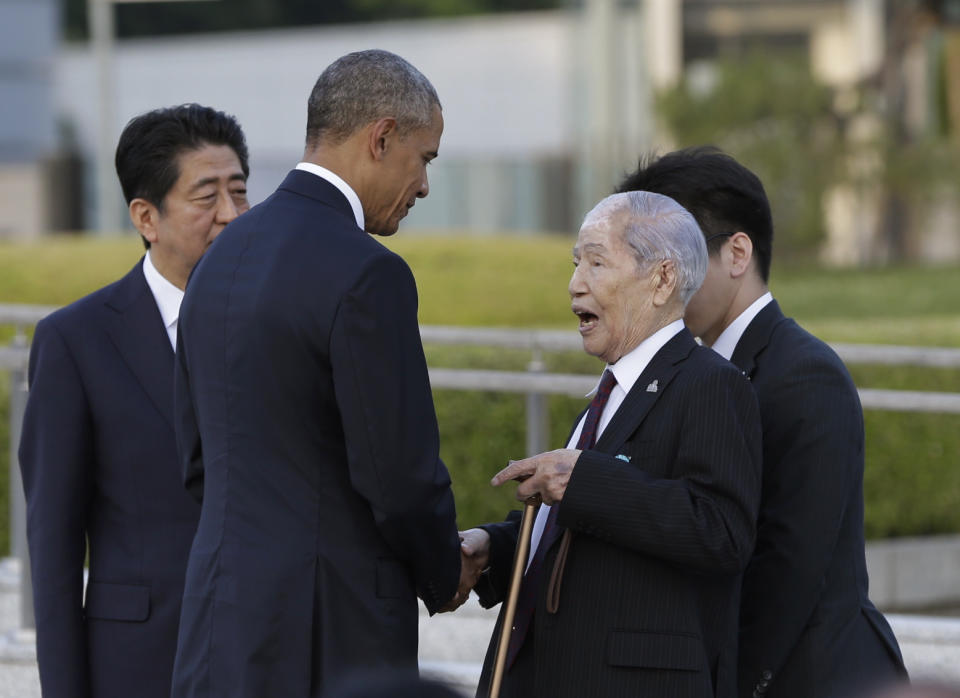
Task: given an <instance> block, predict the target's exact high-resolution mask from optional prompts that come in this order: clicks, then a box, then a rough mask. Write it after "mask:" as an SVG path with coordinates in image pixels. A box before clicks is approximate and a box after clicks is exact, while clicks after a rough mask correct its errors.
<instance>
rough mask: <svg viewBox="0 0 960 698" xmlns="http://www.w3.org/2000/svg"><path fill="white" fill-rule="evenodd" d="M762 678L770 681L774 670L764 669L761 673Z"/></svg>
mask: <svg viewBox="0 0 960 698" xmlns="http://www.w3.org/2000/svg"><path fill="white" fill-rule="evenodd" d="M760 678H762V679H763V680H764V681H769V680H770V679H772V678H773V672H772V671H770V670H769V669H764V670H763V673H762V674H760Z"/></svg>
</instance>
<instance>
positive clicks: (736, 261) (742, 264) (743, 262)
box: [720, 233, 753, 279]
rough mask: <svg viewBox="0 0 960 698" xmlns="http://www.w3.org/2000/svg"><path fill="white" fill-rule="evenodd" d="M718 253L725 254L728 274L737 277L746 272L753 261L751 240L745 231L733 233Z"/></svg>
mask: <svg viewBox="0 0 960 698" xmlns="http://www.w3.org/2000/svg"><path fill="white" fill-rule="evenodd" d="M720 254H723V255H727V260H725V261H727V262H728V263H729V269H730V276H731V277H733V278H735V279H736V278H739V277H741V276H743V275H744V274H746V273H747V270H748V269H749V268H750V263H751V262H752V261H753V241H752V240H751V239H750V236H749V235H747V234H746V233H734V234H733V235H732V236H730V240H729V242H728V243H727V244H726V245H724V247H723V249H722V250H721V252H720Z"/></svg>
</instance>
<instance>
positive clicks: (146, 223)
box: [129, 199, 160, 245]
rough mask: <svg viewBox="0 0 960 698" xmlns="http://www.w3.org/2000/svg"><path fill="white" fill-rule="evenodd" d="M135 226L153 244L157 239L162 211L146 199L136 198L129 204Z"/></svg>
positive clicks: (131, 218)
mask: <svg viewBox="0 0 960 698" xmlns="http://www.w3.org/2000/svg"><path fill="white" fill-rule="evenodd" d="M129 211H130V220H131V221H132V222H133V227H134V228H136V229H137V231H139V233H140V234H141V235H142V236H143V237H144V238H146V239H147V241H148V242H149V243H150V244H151V245H152V244H154V243H155V242H156V241H157V238H158V236H159V235H158V230H157V227H158V226H157V223H158V222H159V220H160V211H158V210H157V207H156V206H154V205H153V204H151V203H150V202H149V201H147V200H146V199H134V200H133V201H131V202H130V206H129Z"/></svg>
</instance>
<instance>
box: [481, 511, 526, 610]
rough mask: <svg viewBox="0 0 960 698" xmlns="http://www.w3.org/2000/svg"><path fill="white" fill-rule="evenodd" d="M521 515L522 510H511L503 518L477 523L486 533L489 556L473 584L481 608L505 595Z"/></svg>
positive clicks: (490, 604) (511, 568) (494, 603)
mask: <svg viewBox="0 0 960 698" xmlns="http://www.w3.org/2000/svg"><path fill="white" fill-rule="evenodd" d="M522 518H523V512H522V511H511V512H510V513H509V514H508V515H507V518H506V520H505V521H502V522H500V523H492V524H484V525H483V526H479V527H478V528H482V529H483V530H484V531H486V532H487V534H488V535H489V536H490V559H489V560H488V561H487V569H486V570H484V572H483V574H481V575H480V579H479V581H478V582H477V585H476V586H475V587H474V591H476V592H477V596H478V597H479V598H480V605H481V606H483V607H484V608H491V607H493V606H496V605H497V604H498V603H500V602H501V601H503V600H504V599H505V598H506V597H507V591H508V590H509V588H510V575H511V573H512V572H513V557H514V554H515V553H516V549H517V539H518V538H519V537H520V521H521V519H522Z"/></svg>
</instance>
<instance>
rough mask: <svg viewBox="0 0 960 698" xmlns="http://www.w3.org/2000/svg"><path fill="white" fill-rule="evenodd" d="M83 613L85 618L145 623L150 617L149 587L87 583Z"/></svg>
mask: <svg viewBox="0 0 960 698" xmlns="http://www.w3.org/2000/svg"><path fill="white" fill-rule="evenodd" d="M84 612H85V613H86V616H87V618H100V619H103V620H126V621H134V622H138V621H145V620H146V619H147V617H148V616H149V615H150V587H145V586H134V585H132V584H109V583H107V582H89V583H88V584H87V601H86V604H84Z"/></svg>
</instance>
